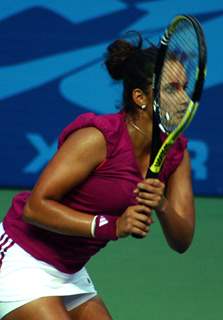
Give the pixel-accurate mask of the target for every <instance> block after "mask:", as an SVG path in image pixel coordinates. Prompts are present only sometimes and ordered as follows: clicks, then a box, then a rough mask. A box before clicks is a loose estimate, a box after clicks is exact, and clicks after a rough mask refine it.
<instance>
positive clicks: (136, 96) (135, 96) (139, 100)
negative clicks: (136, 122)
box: [132, 88, 147, 107]
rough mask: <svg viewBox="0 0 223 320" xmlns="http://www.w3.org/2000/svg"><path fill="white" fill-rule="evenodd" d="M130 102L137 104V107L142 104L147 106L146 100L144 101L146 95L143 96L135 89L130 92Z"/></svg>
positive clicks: (139, 90)
mask: <svg viewBox="0 0 223 320" xmlns="http://www.w3.org/2000/svg"><path fill="white" fill-rule="evenodd" d="M132 100H133V101H134V102H135V104H137V105H138V106H139V107H140V106H142V105H143V104H147V99H146V95H145V94H144V92H143V91H142V90H141V89H139V88H136V89H134V90H133V91H132Z"/></svg>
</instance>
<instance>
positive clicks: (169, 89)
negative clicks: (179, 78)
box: [164, 83, 179, 94]
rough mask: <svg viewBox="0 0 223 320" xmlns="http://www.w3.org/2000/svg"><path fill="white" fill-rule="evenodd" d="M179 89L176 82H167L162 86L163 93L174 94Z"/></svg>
mask: <svg viewBox="0 0 223 320" xmlns="http://www.w3.org/2000/svg"><path fill="white" fill-rule="evenodd" d="M178 90H179V86H178V85H177V84H176V83H168V84H166V85H165V86H164V91H165V93H168V94H174V93H176V92H177V91H178Z"/></svg>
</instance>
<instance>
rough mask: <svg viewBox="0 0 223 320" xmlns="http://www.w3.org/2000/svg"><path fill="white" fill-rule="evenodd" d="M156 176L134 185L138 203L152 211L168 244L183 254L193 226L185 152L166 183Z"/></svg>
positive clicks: (189, 241)
mask: <svg viewBox="0 0 223 320" xmlns="http://www.w3.org/2000/svg"><path fill="white" fill-rule="evenodd" d="M164 190H165V185H164V184H163V183H162V182H160V181H159V180H157V179H155V180H154V179H147V180H145V182H144V183H143V182H142V183H140V184H139V185H138V189H137V190H136V192H137V193H138V198H137V199H138V202H139V203H140V204H144V205H147V206H149V207H150V208H153V209H155V210H156V212H157V215H158V218H159V221H160V223H161V226H162V229H163V232H164V234H165V237H166V239H167V242H168V244H169V245H170V247H171V248H172V249H174V250H176V251H178V252H180V253H183V252H184V251H186V250H187V248H188V247H189V246H190V244H191V241H192V238H193V233H194V225H195V210H194V200H193V192H192V184H191V168H190V158H189V154H188V152H187V151H185V152H184V158H183V160H182V162H181V163H180V165H179V166H178V168H177V169H176V171H175V172H174V173H173V174H172V175H171V177H170V178H169V180H168V184H167V186H166V192H165V197H164Z"/></svg>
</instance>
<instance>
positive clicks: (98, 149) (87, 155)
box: [33, 127, 106, 199]
mask: <svg viewBox="0 0 223 320" xmlns="http://www.w3.org/2000/svg"><path fill="white" fill-rule="evenodd" d="M105 158H106V140H105V137H104V135H103V134H102V132H100V130H98V129H97V128H95V127H88V128H83V129H79V130H77V131H75V132H74V133H72V134H71V135H70V136H69V137H68V138H67V139H66V140H65V141H64V143H63V144H62V145H61V147H60V148H59V150H58V151H57V152H56V154H55V156H54V157H53V158H52V160H51V161H50V162H49V163H48V165H47V166H46V168H45V169H44V170H43V172H42V174H41V176H40V178H39V180H38V181H37V184H36V185H35V188H34V190H33V196H35V198H38V199H39V198H43V197H51V198H53V199H60V198H61V197H62V196H63V195H64V194H66V193H67V192H69V191H70V190H71V189H72V188H74V187H75V186H76V185H78V184H80V183H82V182H83V181H85V179H86V178H87V177H88V176H89V175H90V174H91V173H92V171H94V170H95V168H96V167H97V166H98V165H99V164H100V163H101V162H102V161H103V160H104V159H105Z"/></svg>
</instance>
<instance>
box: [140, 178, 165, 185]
mask: <svg viewBox="0 0 223 320" xmlns="http://www.w3.org/2000/svg"><path fill="white" fill-rule="evenodd" d="M144 181H145V183H147V184H151V185H153V186H154V187H163V186H164V183H163V182H162V181H160V180H159V179H154V178H148V179H145V180H144Z"/></svg>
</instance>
